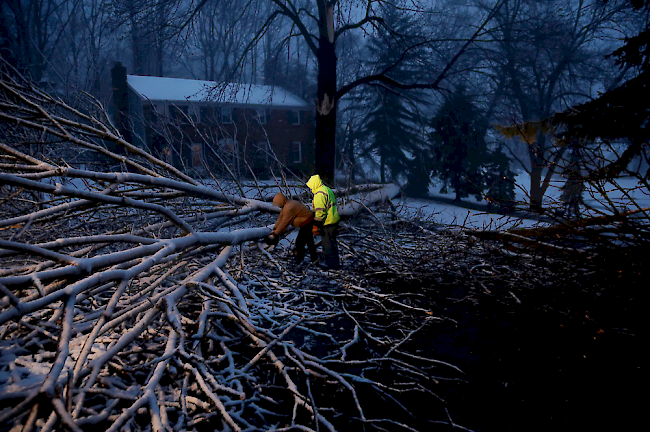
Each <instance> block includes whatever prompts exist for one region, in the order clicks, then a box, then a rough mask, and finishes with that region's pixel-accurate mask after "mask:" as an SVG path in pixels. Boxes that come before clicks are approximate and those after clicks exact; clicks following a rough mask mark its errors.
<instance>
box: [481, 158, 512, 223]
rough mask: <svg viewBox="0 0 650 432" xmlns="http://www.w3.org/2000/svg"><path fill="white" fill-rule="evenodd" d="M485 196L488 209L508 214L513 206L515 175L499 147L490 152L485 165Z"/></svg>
mask: <svg viewBox="0 0 650 432" xmlns="http://www.w3.org/2000/svg"><path fill="white" fill-rule="evenodd" d="M485 187H486V189H487V191H486V193H485V195H486V197H487V200H488V209H489V210H491V209H492V207H493V206H495V207H496V208H497V210H498V211H499V212H503V213H509V212H511V211H512V210H514V205H515V202H514V201H515V173H514V172H513V171H512V169H510V159H509V158H508V156H507V155H506V154H505V153H504V152H503V149H502V148H501V147H498V148H497V149H496V150H494V151H492V152H490V154H489V155H488V159H487V163H486V165H485Z"/></svg>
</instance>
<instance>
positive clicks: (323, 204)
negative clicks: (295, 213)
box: [307, 175, 341, 270]
mask: <svg viewBox="0 0 650 432" xmlns="http://www.w3.org/2000/svg"><path fill="white" fill-rule="evenodd" d="M307 186H308V187H309V189H311V192H312V193H313V194H314V200H313V203H312V204H313V211H314V234H315V235H320V236H321V240H322V241H321V244H322V245H323V253H324V254H325V266H326V267H327V268H328V269H332V270H336V269H338V268H340V267H341V263H340V261H339V248H338V245H337V243H336V236H337V235H338V231H339V220H341V218H340V217H339V213H338V211H337V209H336V197H335V196H334V192H332V189H330V188H329V187H327V186H325V185H324V184H323V181H322V180H321V178H320V176H319V175H313V176H311V178H310V179H309V181H307Z"/></svg>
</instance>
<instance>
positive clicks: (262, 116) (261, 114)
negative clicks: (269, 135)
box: [255, 108, 268, 124]
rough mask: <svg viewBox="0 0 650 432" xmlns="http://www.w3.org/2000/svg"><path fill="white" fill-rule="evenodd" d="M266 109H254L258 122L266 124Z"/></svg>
mask: <svg viewBox="0 0 650 432" xmlns="http://www.w3.org/2000/svg"><path fill="white" fill-rule="evenodd" d="M266 111H267V110H266V109H265V108H257V109H256V110H255V118H256V119H257V120H258V121H259V122H260V124H266V117H267V116H268V114H267V112H266Z"/></svg>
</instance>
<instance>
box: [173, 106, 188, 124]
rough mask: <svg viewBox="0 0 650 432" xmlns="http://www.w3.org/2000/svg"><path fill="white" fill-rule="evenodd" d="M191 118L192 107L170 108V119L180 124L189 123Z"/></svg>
mask: <svg viewBox="0 0 650 432" xmlns="http://www.w3.org/2000/svg"><path fill="white" fill-rule="evenodd" d="M189 116H190V107H189V106H188V105H171V106H170V107H169V117H171V119H172V120H173V121H175V122H178V123H187V122H188V118H189Z"/></svg>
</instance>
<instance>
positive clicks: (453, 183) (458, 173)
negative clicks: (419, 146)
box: [429, 88, 488, 201]
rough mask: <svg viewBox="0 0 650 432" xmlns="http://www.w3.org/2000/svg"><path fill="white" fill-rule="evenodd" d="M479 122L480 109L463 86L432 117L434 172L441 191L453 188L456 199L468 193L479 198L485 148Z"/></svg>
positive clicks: (482, 184)
mask: <svg viewBox="0 0 650 432" xmlns="http://www.w3.org/2000/svg"><path fill="white" fill-rule="evenodd" d="M481 121H482V116H481V114H480V112H479V111H478V110H477V109H476V107H475V106H474V105H473V104H472V102H471V101H470V100H469V98H468V97H467V96H466V95H465V91H464V89H463V88H460V89H459V90H458V91H457V93H456V94H455V95H454V96H453V97H452V98H451V99H449V100H448V101H447V102H445V104H444V105H443V106H442V107H441V108H440V109H439V110H438V112H437V113H436V115H435V116H434V117H433V119H432V120H431V127H432V128H433V132H431V134H430V135H429V137H430V141H431V150H432V154H433V162H432V168H433V174H434V176H436V177H437V178H438V179H439V180H440V181H441V182H442V188H441V190H440V191H441V192H442V193H447V190H448V188H449V187H451V188H452V189H453V190H454V192H455V193H456V197H455V201H460V199H461V198H465V197H467V196H469V195H474V196H475V197H476V199H477V200H480V199H482V192H483V190H484V188H485V176H484V173H483V167H484V164H485V162H486V159H487V156H488V150H487V144H486V142H485V137H484V134H483V133H481V131H483V130H484V128H482V127H481Z"/></svg>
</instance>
